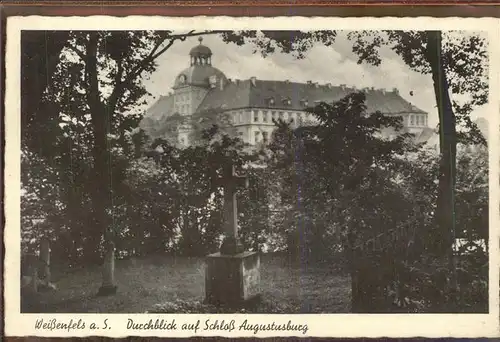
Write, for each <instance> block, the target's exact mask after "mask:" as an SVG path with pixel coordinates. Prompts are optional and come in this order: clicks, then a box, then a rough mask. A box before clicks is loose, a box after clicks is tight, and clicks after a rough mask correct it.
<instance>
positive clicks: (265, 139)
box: [262, 132, 269, 144]
mask: <svg viewBox="0 0 500 342" xmlns="http://www.w3.org/2000/svg"><path fill="white" fill-rule="evenodd" d="M262 140H264V144H267V142H268V141H269V133H268V132H262Z"/></svg>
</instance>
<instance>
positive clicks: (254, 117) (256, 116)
mask: <svg viewBox="0 0 500 342" xmlns="http://www.w3.org/2000/svg"><path fill="white" fill-rule="evenodd" d="M253 122H259V112H258V111H256V110H254V111H253Z"/></svg>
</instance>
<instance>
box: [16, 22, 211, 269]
mask: <svg viewBox="0 0 500 342" xmlns="http://www.w3.org/2000/svg"><path fill="white" fill-rule="evenodd" d="M210 33H216V32H215V31H211V32H194V31H191V32H187V33H182V34H174V33H172V32H171V31H164V32H151V31H148V32H145V31H128V32H126V31H112V32H111V31H88V32H74V31H70V32H44V35H45V38H46V39H45V42H46V43H47V45H43V44H42V47H44V46H45V47H46V48H47V49H48V51H50V53H49V54H46V53H45V51H43V53H40V54H39V55H40V56H47V57H48V58H49V60H45V59H43V58H40V59H33V58H32V57H33V56H34V55H35V52H36V51H38V50H37V48H36V47H35V44H34V43H33V41H36V40H37V38H35V37H34V36H33V35H35V33H31V32H26V33H24V34H25V36H24V38H25V39H24V41H23V49H24V50H23V51H24V53H23V55H24V56H26V58H25V59H23V74H25V75H27V76H26V77H24V78H23V84H22V88H23V98H24V99H25V101H24V102H23V104H25V105H24V106H23V108H22V110H23V115H24V117H25V118H26V119H25V122H24V125H23V126H24V127H25V129H24V131H23V143H24V144H25V145H26V146H27V147H28V148H29V149H30V150H32V151H36V152H37V153H39V154H40V155H42V156H43V157H44V158H46V159H47V160H51V159H52V158H53V157H56V156H57V155H58V152H59V151H58V148H57V146H58V145H59V146H61V145H60V144H61V142H60V141H59V140H60V138H61V136H63V132H62V131H61V130H60V129H59V124H60V123H61V120H60V116H61V115H63V116H66V117H69V121H71V122H76V125H75V126H82V127H83V131H84V132H83V133H84V134H86V135H87V137H90V138H89V140H88V141H87V142H86V143H85V147H86V148H87V149H88V151H85V152H90V154H89V156H90V158H89V159H88V160H87V163H88V164H91V165H92V170H91V172H90V173H89V183H90V184H92V187H91V188H89V189H91V193H90V198H91V201H90V202H91V204H92V206H93V208H92V212H93V213H92V216H93V222H92V223H91V224H89V225H88V226H87V231H86V235H87V245H86V246H85V247H84V249H85V250H86V252H87V254H88V255H89V259H90V260H92V261H94V262H95V261H97V260H98V258H99V248H98V247H99V245H100V244H101V237H102V236H103V234H104V240H105V241H107V242H111V243H114V240H115V235H116V232H114V231H113V229H111V227H112V224H111V218H110V214H111V212H112V207H113V205H112V204H113V198H114V194H115V192H114V189H113V186H112V184H114V183H113V173H112V170H113V167H114V165H115V162H114V161H113V159H112V158H111V156H112V153H111V152H112V149H113V147H114V145H115V143H116V142H115V139H116V137H118V139H119V137H120V135H122V134H125V132H126V131H127V130H129V129H131V128H132V127H135V126H137V123H138V120H139V119H140V114H141V112H140V108H138V104H140V103H141V101H144V98H145V96H146V95H147V92H146V90H145V89H144V86H143V84H142V79H143V77H145V76H146V75H148V74H149V73H151V72H152V71H154V70H155V68H156V59H157V58H158V57H159V56H160V55H161V54H162V53H164V52H165V51H167V50H168V49H169V48H170V47H171V46H172V45H173V44H174V43H175V42H177V41H182V40H184V39H186V37H189V36H195V35H201V34H210ZM30 34H32V36H30ZM33 38H34V39H33ZM42 41H43V40H42ZM49 43H50V44H49ZM44 67H46V68H47V69H46V72H45V70H43V71H44V72H43V73H42V75H44V76H45V77H42V78H40V80H41V81H40V82H39V83H37V84H36V86H33V85H32V84H31V82H29V80H30V77H33V76H34V75H37V70H42V69H43V68H44ZM26 95H30V96H33V97H34V98H35V101H33V104H30V102H29V101H31V100H32V99H31V98H27V97H26ZM39 103H42V104H44V106H41V105H38V104H39ZM37 105H38V107H39V108H42V109H38V110H37ZM37 123H41V124H37ZM47 137H49V138H53V139H46V138H47ZM37 139H38V140H37ZM40 142H42V143H40ZM54 147H56V148H54ZM69 167H70V166H69V165H68V164H66V163H65V162H61V169H62V170H64V169H68V168H69Z"/></svg>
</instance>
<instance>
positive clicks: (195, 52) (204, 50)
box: [189, 37, 212, 58]
mask: <svg viewBox="0 0 500 342" xmlns="http://www.w3.org/2000/svg"><path fill="white" fill-rule="evenodd" d="M198 41H199V42H200V44H199V45H197V46H195V47H194V48H192V49H191V51H189V55H190V56H191V57H205V58H208V57H210V56H212V50H210V48H209V47H208V46H205V45H203V44H202V42H203V37H200V38H198Z"/></svg>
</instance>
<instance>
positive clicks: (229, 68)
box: [145, 34, 486, 127]
mask: <svg viewBox="0 0 500 342" xmlns="http://www.w3.org/2000/svg"><path fill="white" fill-rule="evenodd" d="M197 44H199V42H198V37H190V38H188V39H186V40H185V41H184V42H177V43H176V44H174V45H173V46H172V47H171V48H170V49H169V50H167V52H165V53H164V54H163V55H162V56H160V57H159V59H158V68H157V70H156V71H155V72H154V73H153V74H151V75H150V78H149V79H148V80H146V81H145V84H146V89H147V90H148V91H149V92H150V93H151V94H152V95H153V96H154V98H153V99H152V101H151V102H152V103H153V102H154V101H155V100H156V99H157V98H158V97H159V96H161V95H166V94H168V93H169V92H170V91H171V88H172V86H173V83H174V80H175V78H176V77H177V75H178V74H179V73H180V72H181V71H182V70H183V69H185V68H187V67H189V51H190V50H191V48H192V47H193V46H195V45H197ZM203 44H204V45H206V46H208V47H209V48H210V49H211V50H212V53H213V56H212V66H214V67H216V68H218V69H219V70H221V71H222V72H223V73H224V74H225V75H226V77H227V78H231V79H249V78H250V77H253V76H255V77H257V79H266V80H286V79H288V80H290V81H295V82H304V83H305V82H307V81H308V80H311V81H313V82H318V83H320V84H324V83H331V84H333V85H339V84H346V85H348V86H355V87H357V88H363V87H375V88H377V89H384V88H385V89H392V88H398V89H399V92H400V95H401V96H402V97H403V98H405V99H406V100H407V101H408V102H410V103H412V104H413V105H415V106H417V107H418V108H420V109H422V110H424V111H426V112H428V113H429V117H428V122H429V126H430V127H435V126H436V125H437V123H438V114H437V110H436V100H435V97H434V90H433V86H432V79H431V76H430V75H422V74H420V73H418V72H414V71H412V70H410V68H409V67H407V66H406V64H405V63H404V62H403V61H402V60H401V57H399V56H398V55H396V53H394V52H393V51H391V50H389V49H387V48H385V49H382V50H381V57H382V63H381V65H379V66H371V65H367V64H357V58H356V56H355V55H354V53H353V52H352V51H351V43H350V42H349V41H348V40H347V38H346V37H345V34H340V35H339V37H338V38H337V39H336V41H335V43H334V44H333V45H332V46H329V47H326V46H323V45H320V44H317V45H315V46H314V47H313V48H312V49H311V50H310V51H309V52H308V53H307V54H306V57H305V58H304V59H301V60H298V59H296V58H295V57H293V56H292V55H289V54H283V53H278V52H275V53H273V54H271V55H269V56H267V57H266V58H264V57H262V56H261V55H260V53H254V46H253V45H251V44H246V45H243V46H236V45H235V44H226V43H224V42H223V41H222V40H221V38H220V37H219V36H217V35H206V36H204V37H203ZM485 109H486V108H479V109H478V110H476V111H475V112H474V113H473V115H472V116H473V119H475V118H477V117H486V113H485Z"/></svg>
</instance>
